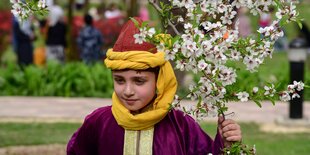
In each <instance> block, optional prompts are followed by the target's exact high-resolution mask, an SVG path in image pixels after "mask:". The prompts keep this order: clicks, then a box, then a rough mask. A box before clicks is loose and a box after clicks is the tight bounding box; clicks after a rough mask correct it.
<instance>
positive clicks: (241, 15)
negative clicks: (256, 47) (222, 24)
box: [237, 8, 252, 37]
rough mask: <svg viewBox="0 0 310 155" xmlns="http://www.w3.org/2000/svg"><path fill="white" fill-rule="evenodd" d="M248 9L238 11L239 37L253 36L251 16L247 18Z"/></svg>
mask: <svg viewBox="0 0 310 155" xmlns="http://www.w3.org/2000/svg"><path fill="white" fill-rule="evenodd" d="M247 11H248V10H247V8H240V9H239V10H238V19H237V20H239V25H238V29H239V36H240V37H248V36H249V35H251V34H252V28H251V21H250V18H249V16H247Z"/></svg>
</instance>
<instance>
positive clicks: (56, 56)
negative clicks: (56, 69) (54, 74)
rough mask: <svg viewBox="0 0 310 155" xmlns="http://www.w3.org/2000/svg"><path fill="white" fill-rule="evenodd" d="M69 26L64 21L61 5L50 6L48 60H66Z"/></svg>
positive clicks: (47, 44) (47, 43)
mask: <svg viewBox="0 0 310 155" xmlns="http://www.w3.org/2000/svg"><path fill="white" fill-rule="evenodd" d="M66 33H67V28H66V24H65V22H64V12H63V10H62V8H61V7H60V6H57V5H54V6H51V7H50V12H49V17H48V28H47V35H46V56H47V61H49V60H56V61H58V62H61V63H63V62H64V61H65V47H66V45H67V42H66Z"/></svg>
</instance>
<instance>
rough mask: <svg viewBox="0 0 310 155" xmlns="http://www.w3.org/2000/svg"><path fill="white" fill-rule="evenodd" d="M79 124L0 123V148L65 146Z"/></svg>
mask: <svg viewBox="0 0 310 155" xmlns="http://www.w3.org/2000/svg"><path fill="white" fill-rule="evenodd" d="M80 125H81V124H79V123H0V147H5V146H14V145H39V144H55V143H59V144H66V143H67V142H68V140H69V138H70V137H71V135H72V134H73V133H74V131H75V130H77V129H78V127H79V126H80Z"/></svg>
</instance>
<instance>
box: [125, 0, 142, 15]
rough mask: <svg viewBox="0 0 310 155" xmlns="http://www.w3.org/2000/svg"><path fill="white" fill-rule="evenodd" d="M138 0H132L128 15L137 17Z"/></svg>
mask: <svg viewBox="0 0 310 155" xmlns="http://www.w3.org/2000/svg"><path fill="white" fill-rule="evenodd" d="M138 8H139V7H138V1H137V0H130V6H129V8H128V10H127V15H128V17H135V16H137V15H138Z"/></svg>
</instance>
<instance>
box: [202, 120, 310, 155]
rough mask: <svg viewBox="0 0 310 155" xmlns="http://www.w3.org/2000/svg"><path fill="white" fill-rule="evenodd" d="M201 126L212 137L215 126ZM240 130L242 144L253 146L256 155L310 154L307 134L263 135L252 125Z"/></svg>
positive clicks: (242, 126)
mask: <svg viewBox="0 0 310 155" xmlns="http://www.w3.org/2000/svg"><path fill="white" fill-rule="evenodd" d="M201 126H202V128H203V129H204V130H205V131H206V132H207V133H210V135H212V137H214V135H215V132H216V130H215V129H216V125H215V124H210V123H202V124H201ZM241 128H242V133H243V142H244V144H247V145H248V146H253V145H254V144H255V146H256V149H257V154H258V155H277V154H279V155H308V154H309V152H310V135H309V133H298V134H297V133H296V134H287V133H285V134H284V133H265V132H261V131H260V130H259V126H258V125H257V124H254V123H243V124H241Z"/></svg>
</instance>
